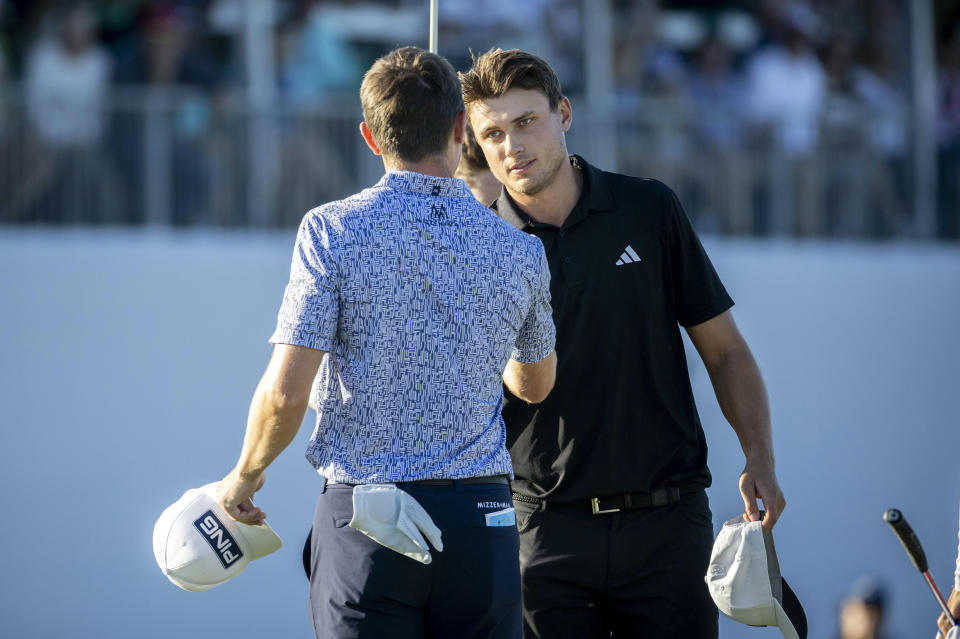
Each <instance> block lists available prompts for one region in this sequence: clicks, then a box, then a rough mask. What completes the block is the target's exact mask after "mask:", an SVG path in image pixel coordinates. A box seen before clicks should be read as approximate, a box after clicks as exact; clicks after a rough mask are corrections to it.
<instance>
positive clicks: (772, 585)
mask: <svg viewBox="0 0 960 639" xmlns="http://www.w3.org/2000/svg"><path fill="white" fill-rule="evenodd" d="M704 579H705V581H706V582H707V587H708V588H709V589H710V596H711V597H713V601H714V603H716V604H717V608H719V609H720V611H721V612H723V614H725V615H727V616H728V617H730V618H731V619H733V620H734V621H739V622H740V623H743V624H747V625H749V626H776V627H777V628H779V629H780V631H781V632H782V633H783V636H784V637H786V639H806V637H807V617H806V615H805V614H804V612H803V607H802V606H801V605H800V601H799V600H798V599H797V596H796V595H795V594H793V591H792V590H791V589H790V586H788V585H787V582H786V580H784V579H783V577H781V576H780V563H779V562H778V561H777V552H776V549H775V548H774V545H773V535H772V534H770V533H767V532H764V531H763V529H762V528H761V526H760V522H759V521H749V522H748V521H744V519H743V515H740V516H738V517H735V518H734V519H731V520H730V521H728V522H726V523H724V524H723V528H721V529H720V533H719V534H718V535H717V539H716V541H715V542H714V544H713V552H712V553H711V554H710V568H709V569H708V570H707V575H706V577H705V578H704Z"/></svg>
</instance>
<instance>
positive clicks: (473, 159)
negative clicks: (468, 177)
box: [461, 122, 490, 172]
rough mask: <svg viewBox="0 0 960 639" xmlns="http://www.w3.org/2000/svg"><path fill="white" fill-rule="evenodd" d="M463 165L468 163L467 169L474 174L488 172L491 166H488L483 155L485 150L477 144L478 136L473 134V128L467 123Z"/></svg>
mask: <svg viewBox="0 0 960 639" xmlns="http://www.w3.org/2000/svg"><path fill="white" fill-rule="evenodd" d="M461 163H466V165H467V168H469V169H470V170H471V171H473V172H477V171H487V170H489V169H490V165H489V164H487V158H486V157H485V156H484V155H483V149H481V148H480V144H479V143H478V142H477V136H476V134H474V132H473V127H472V126H470V123H469V122H467V134H466V138H465V139H464V140H463V154H462V160H461Z"/></svg>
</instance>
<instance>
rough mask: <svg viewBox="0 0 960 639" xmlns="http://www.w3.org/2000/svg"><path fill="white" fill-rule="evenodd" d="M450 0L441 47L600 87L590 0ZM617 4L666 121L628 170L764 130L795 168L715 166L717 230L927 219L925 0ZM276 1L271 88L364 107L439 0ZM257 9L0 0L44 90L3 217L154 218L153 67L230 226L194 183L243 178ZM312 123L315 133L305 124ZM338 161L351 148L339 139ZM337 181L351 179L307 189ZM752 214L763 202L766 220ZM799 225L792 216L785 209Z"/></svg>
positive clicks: (206, 218) (11, 71)
mask: <svg viewBox="0 0 960 639" xmlns="http://www.w3.org/2000/svg"><path fill="white" fill-rule="evenodd" d="M255 4H257V3H255ZM440 5H441V13H440V15H441V22H440V42H441V46H440V52H441V53H442V54H444V55H446V56H447V57H449V58H450V59H451V61H452V62H453V63H454V65H455V66H457V67H459V68H464V67H465V66H467V65H468V64H469V60H470V51H471V50H473V51H483V50H486V49H487V48H489V47H491V46H503V47H513V46H518V47H522V48H527V49H530V50H532V51H534V52H536V53H538V54H540V55H543V56H544V57H546V58H547V59H549V60H550V61H551V63H552V64H553V65H554V66H555V68H556V69H557V70H558V72H559V73H560V75H561V78H562V80H563V82H564V88H565V90H566V92H567V93H568V94H570V95H572V96H577V95H578V94H580V93H581V92H582V91H583V90H584V84H585V83H584V44H583V42H584V36H585V34H584V33H583V26H582V25H583V22H584V21H583V19H582V18H583V15H582V11H583V10H584V9H583V5H584V3H583V2H580V1H578V0H528V1H527V2H523V3H517V2H515V1H514V0H491V1H490V2H485V3H484V4H483V11H478V10H477V3H475V2H474V1H473V0H443V1H442V2H441V3H440ZM610 5H611V6H612V9H613V37H614V42H613V51H614V55H613V59H614V64H615V66H614V69H613V71H614V84H615V87H616V106H617V118H618V122H619V121H620V120H621V119H622V120H623V121H624V122H629V121H631V120H636V119H637V117H638V116H639V117H640V120H649V122H651V123H652V124H651V125H650V126H648V127H647V129H646V130H644V131H643V132H641V133H638V134H637V135H636V136H634V137H630V136H629V135H625V136H623V138H622V140H623V141H625V142H626V143H625V144H624V143H623V142H622V143H621V148H620V149H619V150H618V158H619V160H620V161H619V165H620V168H621V170H625V171H632V172H647V173H650V174H655V175H657V176H658V177H663V178H664V179H665V180H669V179H674V180H677V181H679V183H681V184H682V183H683V181H684V179H683V177H682V175H683V171H684V170H685V171H686V173H687V174H690V173H701V174H702V171H701V170H700V168H699V165H698V161H699V162H701V163H702V162H703V161H705V160H706V161H709V162H712V163H713V164H714V165H716V160H717V158H721V159H722V158H728V159H729V158H737V161H735V162H732V163H731V162H727V163H726V164H727V165H728V166H729V167H730V169H731V171H733V170H734V169H737V167H740V166H747V165H748V164H749V163H750V159H751V158H752V157H755V156H756V149H757V148H759V147H758V145H766V147H764V148H770V149H772V150H773V153H774V154H775V155H776V156H777V157H778V158H780V159H781V160H782V167H785V168H783V169H782V170H780V171H779V173H778V172H777V171H773V172H770V171H771V170H770V166H772V165H770V163H764V164H765V165H767V166H765V168H764V170H766V171H767V172H766V173H764V172H763V171H759V172H758V171H754V173H752V174H750V175H753V176H754V177H755V178H756V176H760V177H759V178H757V179H759V180H760V182H762V185H763V186H761V187H750V188H746V189H745V190H744V192H745V193H746V194H747V195H746V196H744V197H742V198H740V199H730V198H727V199H726V200H724V197H723V196H722V194H718V193H719V192H718V191H717V190H716V188H714V186H711V184H710V182H709V180H706V181H705V180H703V179H700V180H699V181H697V182H696V184H693V186H691V188H690V192H689V193H685V194H684V195H685V196H686V199H689V200H690V202H691V204H690V206H691V208H692V209H693V210H694V212H695V213H696V212H699V213H703V215H702V216H701V217H702V223H703V224H704V225H705V226H706V227H707V229H706V230H715V231H718V232H733V233H756V232H761V233H762V232H775V231H780V232H787V233H794V232H799V233H806V234H824V233H834V234H850V235H880V236H884V235H886V236H890V235H900V234H905V233H909V230H910V224H911V218H910V215H908V214H907V213H906V211H908V210H909V202H910V198H909V194H910V191H911V188H912V186H911V181H910V171H909V170H908V169H909V153H910V148H911V139H912V129H911V126H910V122H911V120H910V112H911V111H910V109H911V103H910V100H909V95H910V93H909V86H910V84H909V80H910V78H909V71H910V69H909V57H908V55H909V49H908V42H909V31H908V29H909V26H908V25H909V10H908V7H907V3H906V2H903V1H901V0H817V1H813V0H810V1H806V2H800V1H797V0H754V1H747V0H744V1H741V2H712V1H709V0H700V1H697V0H674V1H673V2H671V1H668V0H662V1H657V0H611V2H610ZM258 6H260V7H268V8H271V7H272V10H270V11H260V12H259V14H260V15H259V16H258V18H257V19H258V20H262V21H263V22H264V24H267V25H268V27H267V31H266V32H267V33H268V34H270V36H272V37H269V38H267V40H268V41H269V40H272V43H269V44H268V45H267V46H270V55H269V56H268V59H269V60H270V61H271V64H272V65H273V66H272V70H273V73H272V77H273V79H274V85H275V86H273V87H272V88H271V91H270V98H271V100H272V102H271V104H273V105H275V106H276V108H278V109H285V110H287V111H290V110H293V111H297V110H298V109H299V110H301V112H302V111H303V110H306V111H308V112H309V111H310V109H318V108H322V107H323V105H324V104H327V103H331V102H332V103H338V102H337V101H338V100H340V102H339V104H345V102H343V101H342V99H343V96H349V97H351V98H352V97H354V94H355V91H356V89H357V88H358V87H359V83H360V80H361V77H362V72H363V70H364V69H365V68H366V67H367V66H368V65H369V64H370V62H371V61H372V60H373V59H375V58H376V57H377V56H379V55H381V54H382V53H384V52H385V51H387V50H389V49H390V48H392V47H393V46H395V45H396V44H400V43H409V42H414V43H420V44H425V42H424V40H425V39H426V38H425V36H426V24H427V11H428V3H427V2H425V1H419V0H393V1H384V0H381V1H377V2H373V1H370V2H365V3H350V2H344V1H342V0H340V1H336V2H333V1H322V0H276V2H273V3H259V4H258ZM936 6H937V12H938V15H937V16H936V18H937V21H936V23H937V34H936V47H937V61H938V102H937V104H938V113H937V116H936V117H937V128H936V131H937V143H938V145H939V171H940V175H939V178H940V179H939V185H940V188H939V193H938V199H939V203H940V219H939V228H938V231H939V234H940V235H941V236H944V237H954V238H955V237H957V235H958V233H960V230H958V228H957V226H958V224H957V217H958V216H957V214H956V211H957V210H958V209H960V198H958V190H960V187H958V181H960V180H958V173H960V28H958V24H960V3H958V2H950V1H948V0H942V1H939V2H937V3H936ZM246 9H247V2H246V0H193V1H186V0H181V1H173V0H100V1H97V2H85V3H78V2H66V3H65V2H61V1H57V0H40V1H38V0H0V26H2V35H0V95H7V94H9V93H11V92H10V91H9V87H11V86H19V87H21V88H22V91H21V92H20V95H22V96H23V102H22V103H21V104H22V106H24V107H25V108H23V109H22V110H23V112H24V113H25V116H24V118H25V120H26V121H25V122H22V123H20V124H22V125H23V127H25V128H26V129H27V130H28V131H29V135H30V136H31V137H30V140H31V144H30V145H29V151H28V152H26V154H25V155H26V156H28V157H21V156H19V155H18V156H17V157H11V155H12V154H11V153H10V152H9V150H7V151H2V152H0V190H2V192H3V194H4V196H5V199H6V201H7V202H8V205H7V206H6V207H5V210H3V211H2V212H0V221H3V222H54V221H67V222H76V221H83V220H88V221H95V222H97V221H99V222H107V223H137V222H141V221H143V207H142V206H139V205H138V199H139V198H138V196H137V194H136V193H132V192H131V189H130V188H126V189H124V188H121V187H119V186H117V184H118V182H124V183H127V184H129V183H130V182H136V183H142V182H144V181H145V179H144V176H143V175H139V176H137V178H136V179H134V180H130V179H122V178H121V175H125V174H124V171H128V172H129V170H131V169H130V167H137V168H138V170H140V171H144V170H146V169H145V168H144V166H145V165H144V163H143V161H142V158H141V156H143V155H144V149H143V146H144V140H145V139H147V136H146V135H143V134H142V131H143V130H144V129H145V127H147V126H148V125H147V124H146V122H147V120H146V119H145V116H144V115H143V113H142V112H140V111H142V109H140V108H139V106H137V107H136V108H135V106H133V105H130V104H128V103H127V102H124V100H123V99H122V97H123V96H124V95H133V94H135V91H134V92H131V89H129V87H141V88H142V87H143V86H149V87H167V88H172V89H175V90H176V92H177V99H176V100H175V106H174V107H172V111H171V118H170V121H169V123H168V124H167V125H166V126H167V128H166V129H163V130H164V131H167V132H168V133H169V135H170V136H171V137H172V139H173V142H172V143H171V148H172V151H171V157H173V158H174V162H173V168H172V171H171V172H172V174H173V175H172V177H171V179H172V180H173V181H174V182H175V188H174V189H173V190H174V192H175V193H174V196H173V197H174V198H175V199H176V202H175V205H174V206H173V207H172V208H173V209H174V210H175V211H176V213H175V215H174V220H173V221H175V222H182V223H193V222H201V223H228V221H226V220H223V219H220V218H218V217H217V216H216V215H214V214H211V213H209V212H208V213H204V214H196V213H193V212H192V211H193V210H195V209H196V210H199V209H202V208H204V206H207V208H209V206H208V205H209V202H210V201H211V198H210V197H206V198H205V199H204V198H200V199H203V201H204V202H205V204H201V203H200V202H199V200H198V201H196V202H191V195H190V194H191V193H193V194H196V193H206V192H210V191H211V190H212V189H220V190H223V191H229V190H230V189H229V188H228V187H227V186H225V185H227V183H228V182H230V180H229V179H220V178H217V176H216V174H217V172H218V171H220V172H221V173H222V172H223V170H224V169H223V167H222V166H220V167H218V166H211V162H210V161H209V157H205V155H204V154H208V155H209V154H210V153H212V152H213V151H211V149H212V148H215V147H216V145H215V144H211V143H210V142H209V141H210V139H211V136H212V133H216V132H218V131H219V132H220V133H221V134H222V137H223V139H227V140H231V139H232V140H236V139H237V136H238V135H239V134H240V133H241V132H242V129H243V127H242V125H241V124H238V122H239V120H236V119H235V120H236V121H231V120H230V118H227V117H226V116H225V115H224V114H225V113H232V112H233V111H231V110H230V108H229V107H230V106H231V105H233V106H234V107H236V106H237V105H242V104H243V102H244V99H245V97H244V96H245V93H244V87H245V83H246V77H245V71H246V68H247V67H246V58H245V56H246V55H248V51H247V50H246V49H245V47H244V41H243V34H244V33H245V32H246V31H245V30H247V29H248V28H249V23H248V22H247V20H248V17H247V14H246ZM575 103H576V102H575ZM347 104H348V103H347ZM234 111H235V110H234ZM5 113H7V114H8V115H7V116H6V117H4V118H0V136H7V137H9V135H10V134H11V131H12V132H13V133H23V131H22V130H21V128H23V127H21V126H20V125H19V124H18V123H17V120H16V118H14V117H12V116H10V115H9V109H8V110H7V111H5ZM350 115H351V116H354V115H355V114H354V113H350ZM626 128H629V127H626ZM641 128H642V127H641ZM290 139H293V140H297V139H300V140H303V136H297V135H296V133H295V132H294V134H293V135H291V136H290ZM21 147H23V145H22V144H21V145H20V146H18V148H21ZM107 147H109V148H110V149H112V152H111V153H107V152H106V151H105V150H104V149H105V148H107ZM23 148H26V147H23ZM118 149H120V150H118ZM825 149H826V150H828V151H829V153H826V154H825V151H824V150H825ZM304 153H306V155H305V156H304V158H306V159H307V160H309V159H310V157H312V156H310V154H309V153H307V152H306V151H303V152H302V153H301V155H303V154H304ZM226 155H227V156H231V155H233V156H235V155H236V153H235V152H233V153H230V152H227V153H226ZM280 155H282V153H281V154H280ZM321 155H322V154H321ZM327 155H328V156H335V155H337V152H336V150H331V151H329V152H327ZM91 158H93V159H92V160H91ZM304 158H300V160H299V161H304ZM851 158H856V159H857V161H851ZM228 160H229V157H228V158H225V159H224V160H223V162H222V163H226V164H229V162H228ZM278 161H282V157H281V159H280V160H278ZM318 161H323V162H326V164H327V165H332V166H335V165H336V164H337V163H336V161H335V158H331V157H326V158H325V159H324V158H323V157H321V158H320V160H318ZM233 163H234V164H237V163H236V160H235V157H234V162H233ZM721 164H723V163H722V162H721ZM774 165H775V163H774ZM867 165H869V167H870V168H869V170H864V166H867ZM825 167H826V168H827V169H829V170H824V168H825ZM238 170H240V169H238ZM747 173H749V172H747ZM747 173H744V175H746V174H747ZM847 174H849V175H847ZM677 176H680V177H677ZM845 176H846V177H845ZM221 178H222V176H221ZM340 178H341V179H345V178H344V177H343V176H340ZM848 178H849V179H848ZM738 179H748V178H743V176H740V177H739V178H738V177H737V176H736V175H733V174H730V175H726V174H725V175H722V176H718V178H717V180H716V181H718V182H719V183H720V184H721V186H722V188H723V189H726V190H727V191H729V190H730V189H729V188H728V187H729V184H731V183H735V182H736V181H737V180H738ZM218 180H219V181H218ZM837 180H839V182H837V184H832V183H831V181H837ZM850 180H854V181H856V180H859V181H860V182H861V183H862V186H863V188H861V189H860V190H859V191H858V192H860V193H862V194H864V196H863V197H865V198H866V199H865V200H864V202H861V203H860V204H859V205H858V206H860V207H861V208H863V207H866V208H867V209H870V210H874V211H875V212H876V215H875V216H874V219H871V220H862V219H859V218H858V219H854V220H853V222H850V221H849V220H847V221H845V220H844V217H843V214H842V212H843V211H844V210H849V209H850V208H851V206H853V207H854V208H857V206H855V204H856V203H854V204H852V203H851V201H850V197H851V196H850V195H849V192H850V189H849V188H847V185H848V183H849V181H850ZM234 181H236V180H234ZM241 182H242V180H241ZM814 182H815V183H816V188H817V189H819V190H818V191H817V192H823V193H825V194H826V196H825V199H824V198H821V199H818V200H817V201H816V202H813V203H807V204H806V205H804V204H803V203H802V202H800V201H799V200H798V201H792V202H791V204H790V206H791V207H793V210H792V212H790V214H789V216H788V217H787V218H783V217H782V216H781V217H778V214H777V206H776V203H775V202H774V200H775V199H776V197H775V196H776V194H777V193H781V192H784V191H789V190H790V188H793V189H795V190H797V192H798V193H799V192H802V191H803V190H804V189H803V188H802V187H803V186H804V185H806V184H808V183H810V184H813V183H814ZM84 185H86V186H84ZM90 185H93V187H91V186H90ZM177 185H179V186H177ZM352 187H353V185H344V187H343V188H348V189H349V188H352ZM788 187H789V188H788ZM85 188H86V189H87V190H90V194H89V197H88V198H87V199H85V200H84V201H85V202H94V204H93V205H92V206H87V207H86V208H89V209H92V210H95V213H89V212H87V213H77V214H70V213H67V212H65V210H64V209H63V207H60V206H55V205H51V204H50V202H51V201H54V200H55V201H57V202H59V201H62V199H63V193H68V194H71V195H70V197H73V195H74V194H75V193H76V191H77V189H80V191H83V190H84V189H85ZM234 190H236V189H235V188H234ZM287 190H289V189H287ZM854 191H856V189H854ZM124 192H126V196H125V197H124V196H123V193H124ZM177 193H179V195H178V194H177ZM58 194H59V195H58ZM328 195H331V196H332V195H335V193H317V192H313V193H306V194H305V195H304V197H305V198H306V197H324V196H328ZM7 196H8V197H7ZM85 197H86V196H85ZM219 197H221V199H222V198H223V197H224V195H223V193H221V194H220V195H219ZM51 198H52V199H51ZM57 198H59V199H57ZM73 199H76V198H73ZM194 199H197V198H196V197H194ZM242 199H243V197H242V194H237V195H236V197H234V198H233V199H232V201H230V198H227V199H226V200H224V201H225V202H227V201H229V202H228V203H227V204H226V205H225V206H227V207H228V208H231V209H242V208H243V207H242V206H240V205H239V202H240V201H242ZM781 199H782V198H781ZM799 199H802V198H799ZM724 207H726V210H724ZM214 208H216V207H214ZM788 208H789V207H788ZM858 210H859V209H858ZM738 211H739V212H740V213H738ZM742 211H754V213H751V214H750V215H748V216H746V217H744V214H743V213H742ZM757 211H759V212H760V213H756V212H757ZM805 211H806V213H805ZM811 211H813V213H811ZM764 212H766V213H764ZM738 215H739V216H740V217H738ZM817 215H818V216H819V218H817V219H814V218H813V217H810V216H817ZM860 217H862V216H860ZM784 220H786V221H784ZM234 222H238V223H243V219H242V217H241V218H239V219H236V220H234ZM711 224H712V225H714V228H713V229H711V228H709V227H710V226H711ZM783 224H787V225H788V227H787V228H778V225H780V226H782V225H783Z"/></svg>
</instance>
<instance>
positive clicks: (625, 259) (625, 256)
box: [617, 244, 640, 266]
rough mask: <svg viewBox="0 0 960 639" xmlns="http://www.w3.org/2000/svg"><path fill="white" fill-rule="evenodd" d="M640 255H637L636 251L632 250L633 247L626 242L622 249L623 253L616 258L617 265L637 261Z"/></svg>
mask: <svg viewBox="0 0 960 639" xmlns="http://www.w3.org/2000/svg"><path fill="white" fill-rule="evenodd" d="M639 261H640V256H639V255H637V252H636V251H634V250H633V247H632V246H630V245H629V244H627V248H625V249H623V253H621V254H620V259H619V260H617V266H623V265H624V264H633V263H634V262H639Z"/></svg>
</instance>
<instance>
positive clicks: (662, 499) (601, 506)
mask: <svg viewBox="0 0 960 639" xmlns="http://www.w3.org/2000/svg"><path fill="white" fill-rule="evenodd" d="M700 490H703V486H701V485H699V484H685V485H681V486H665V487H662V488H657V489H656V490H654V491H652V492H649V493H622V494H619V495H607V496H606V497H591V498H590V499H588V500H587V502H586V503H584V502H583V501H574V502H569V503H558V502H551V501H547V502H546V503H545V504H544V507H545V509H546V510H585V509H586V508H587V507H589V509H590V512H591V513H593V514H594V515H604V514H608V513H617V512H620V511H621V510H634V509H636V508H652V507H657V506H667V505H668V504H672V503H674V502H677V501H680V497H682V496H683V495H689V494H691V493H695V492H697V491H700ZM513 498H514V499H515V500H517V501H522V502H526V503H528V504H538V505H539V504H541V503H543V502H544V500H543V499H540V498H539V497H531V496H529V495H523V494H520V493H513Z"/></svg>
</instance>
